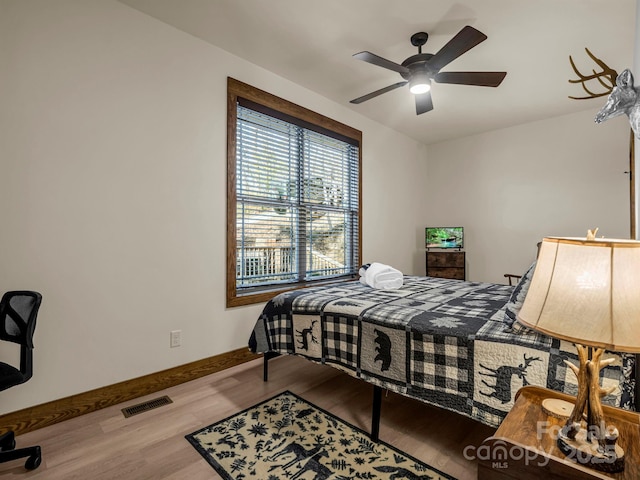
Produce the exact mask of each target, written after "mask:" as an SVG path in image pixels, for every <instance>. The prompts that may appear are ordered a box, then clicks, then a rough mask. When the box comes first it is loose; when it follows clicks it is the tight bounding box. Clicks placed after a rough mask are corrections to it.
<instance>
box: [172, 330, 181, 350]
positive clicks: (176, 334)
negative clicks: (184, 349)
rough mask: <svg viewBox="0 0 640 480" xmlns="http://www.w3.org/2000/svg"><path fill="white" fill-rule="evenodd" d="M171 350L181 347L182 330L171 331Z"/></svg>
mask: <svg viewBox="0 0 640 480" xmlns="http://www.w3.org/2000/svg"><path fill="white" fill-rule="evenodd" d="M170 336H171V348H173V347H179V346H180V344H181V343H182V330H172V331H171V335H170Z"/></svg>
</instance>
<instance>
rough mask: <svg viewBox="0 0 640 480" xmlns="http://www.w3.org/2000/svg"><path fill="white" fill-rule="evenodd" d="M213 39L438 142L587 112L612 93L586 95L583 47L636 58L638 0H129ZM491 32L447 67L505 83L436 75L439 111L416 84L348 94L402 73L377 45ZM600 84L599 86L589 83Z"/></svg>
mask: <svg viewBox="0 0 640 480" xmlns="http://www.w3.org/2000/svg"><path fill="white" fill-rule="evenodd" d="M120 1H121V2H122V3H124V4H127V5H129V6H131V7H133V8H135V9H137V10H140V11H142V12H144V13H147V14H148V15H151V16H153V17H155V18H157V19H159V20H161V21H163V22H165V23H167V24H170V25H172V26H174V27H176V28H178V29H180V30H183V31H185V32H187V33H190V34H192V35H194V36H196V37H198V38H200V39H202V40H204V41H206V42H209V43H211V44H213V45H216V46H218V47H220V48H222V49H224V50H226V51H228V52H230V53H232V54H234V55H236V56H238V57H241V58H243V59H245V60H247V61H249V62H251V63H253V64H256V65H259V66H261V67H263V68H265V69H267V70H269V71H271V72H273V73H275V74H277V75H279V76H281V77H284V78H286V79H288V80H290V81H292V82H295V83H296V84H298V85H301V86H303V87H305V88H307V89H309V90H312V91H314V92H317V93H319V94H320V95H322V96H324V97H326V98H328V99H330V100H333V101H335V102H337V103H339V104H341V105H344V106H345V107H347V108H350V109H352V110H353V111H355V112H358V113H361V114H362V115H364V116H366V117H368V118H370V119H372V120H375V121H377V122H379V123H381V124H384V125H387V126H389V127H390V128H392V129H394V130H397V131H399V132H402V133H404V134H406V135H408V136H410V137H412V138H414V139H416V140H418V141H420V142H422V143H425V144H430V143H435V142H439V141H444V140H449V139H452V138H457V137H463V136H467V135H473V134H477V133H482V132H486V131H490V130H494V129H499V128H504V127H507V126H512V125H518V124H523V123H528V122H532V121H536V120H542V119H546V118H549V117H552V116H558V115H564V114H568V113H572V112H577V111H580V110H593V113H594V116H595V113H596V112H597V111H598V110H599V109H600V107H601V106H602V105H604V103H605V101H606V98H595V99H589V100H572V99H569V98H568V96H569V95H572V96H581V95H583V93H584V92H583V91H582V89H581V87H580V86H579V85H574V84H570V83H569V82H568V80H569V79H570V78H575V77H576V75H575V73H574V72H573V70H572V69H571V66H570V64H569V55H571V56H572V57H573V59H574V61H575V63H576V65H577V67H578V68H579V70H580V71H581V72H583V73H590V72H591V70H593V69H594V68H597V67H596V65H595V64H594V62H593V61H592V60H591V59H590V58H589V57H588V56H587V54H586V52H585V50H584V49H585V47H586V48H589V50H591V52H592V53H593V54H594V55H595V56H596V57H598V58H600V59H602V60H603V61H604V62H605V63H607V64H608V65H609V66H610V67H612V68H614V69H616V70H617V71H618V73H620V72H621V71H622V70H623V69H625V68H632V67H633V59H634V38H635V37H634V36H635V22H636V20H635V17H636V0H616V1H615V2H613V1H611V0H463V1H461V2H452V1H450V0H398V1H396V2H391V1H389V0H322V1H311V0H120ZM465 25H471V26H473V27H474V28H476V29H478V30H480V31H481V32H483V33H484V34H486V35H487V37H488V39H487V40H485V41H484V42H483V43H481V44H479V45H478V46H476V47H475V48H473V49H471V50H470V51H468V52H467V53H465V54H464V55H462V56H461V57H459V58H457V59H456V60H454V61H453V62H451V63H450V64H449V65H447V66H445V67H444V68H443V69H442V71H443V72H444V71H465V70H471V71H476V70H479V71H506V72H507V76H506V78H505V80H504V81H503V82H502V84H501V85H500V86H499V87H497V88H489V87H472V86H465V85H445V84H434V85H433V88H432V98H433V104H434V110H433V111H431V112H428V113H425V114H422V115H419V116H417V115H416V113H415V105H414V100H413V95H412V94H411V93H410V92H409V90H408V87H403V88H399V89H397V90H394V91H392V92H389V93H385V94H384V95H381V96H379V97H376V98H374V99H372V100H369V101H367V102H364V103H362V104H360V105H353V104H350V103H349V100H351V99H353V98H356V97H359V96H362V95H364V94H367V93H369V92H372V91H374V90H377V89H379V88H383V87H386V86H388V85H391V84H393V83H396V82H398V81H401V80H402V78H401V77H400V74H398V73H395V72H393V71H390V70H386V69H383V68H380V67H377V66H375V65H371V64H369V63H365V62H362V61H359V60H356V59H354V58H352V55H353V54H355V53H357V52H360V51H363V50H368V51H370V52H372V53H375V54H377V55H379V56H381V57H384V58H387V59H389V60H392V61H394V62H396V63H401V62H402V61H403V60H404V59H405V58H407V57H409V56H410V55H414V54H415V53H418V52H417V48H416V47H414V46H412V45H411V43H410V41H409V38H410V37H411V35H412V34H414V33H416V32H420V31H424V32H427V33H428V34H429V40H428V42H427V44H426V45H425V46H424V47H423V52H426V53H436V52H437V51H438V50H439V49H440V48H441V47H442V46H443V45H444V44H445V43H446V42H447V41H448V40H449V39H451V38H452V37H453V36H454V35H455V34H456V33H457V32H458V31H459V30H460V29H461V28H462V27H464V26H465ZM591 86H592V88H593V89H594V90H599V89H598V85H596V84H591Z"/></svg>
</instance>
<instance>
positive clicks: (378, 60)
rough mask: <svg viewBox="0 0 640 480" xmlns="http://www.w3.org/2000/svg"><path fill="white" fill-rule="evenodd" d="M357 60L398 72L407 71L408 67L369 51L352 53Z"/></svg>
mask: <svg viewBox="0 0 640 480" xmlns="http://www.w3.org/2000/svg"><path fill="white" fill-rule="evenodd" d="M353 56H354V57H355V58H357V59H358V60H362V61H363V62H367V63H372V64H374V65H377V66H379V67H382V68H386V69H388V70H393V71H394V72H398V73H409V69H408V68H407V67H403V66H402V65H400V64H398V63H395V62H392V61H391V60H387V59H386V58H382V57H379V56H378V55H376V54H374V53H371V52H360V53H356V54H355V55H353Z"/></svg>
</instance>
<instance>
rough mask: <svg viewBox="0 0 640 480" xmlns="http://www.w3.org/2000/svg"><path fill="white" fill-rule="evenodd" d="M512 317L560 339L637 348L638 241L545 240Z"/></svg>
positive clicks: (639, 308)
mask: <svg viewBox="0 0 640 480" xmlns="http://www.w3.org/2000/svg"><path fill="white" fill-rule="evenodd" d="M517 319H518V321H519V322H520V323H522V324H523V325H526V326H528V327H530V328H532V329H534V330H537V331H539V332H541V333H544V334H546V335H549V336H552V337H556V338H560V339H562V340H568V341H570V342H574V343H579V344H581V345H587V346H591V347H599V348H606V349H608V350H613V351H618V352H630V353H635V352H640V242H639V241H634V240H619V239H605V238H601V239H595V240H587V239H582V238H553V237H551V238H545V239H544V240H543V241H542V245H541V246H540V252H539V255H538V260H537V263H536V268H535V271H534V274H533V278H532V279H531V284H530V286H529V290H528V292H527V295H526V297H525V300H524V304H523V305H522V308H521V310H520V312H519V313H518V315H517Z"/></svg>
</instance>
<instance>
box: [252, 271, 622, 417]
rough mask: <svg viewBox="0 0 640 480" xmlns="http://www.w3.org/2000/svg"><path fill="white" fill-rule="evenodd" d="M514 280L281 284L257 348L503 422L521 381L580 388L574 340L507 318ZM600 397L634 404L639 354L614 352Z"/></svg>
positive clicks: (259, 329) (257, 331)
mask: <svg viewBox="0 0 640 480" xmlns="http://www.w3.org/2000/svg"><path fill="white" fill-rule="evenodd" d="M512 288H513V287H510V286H507V285H497V284H490V283H475V282H463V281H459V280H448V279H440V278H432V277H415V276H405V277H404V285H403V286H402V288H400V289H398V290H375V289H372V288H370V287H367V286H364V285H362V284H361V283H359V282H348V283H345V284H340V285H337V286H336V285H333V286H325V287H314V288H306V289H301V290H295V291H291V292H286V293H282V294H280V295H278V296H276V297H274V298H273V299H272V300H271V301H270V302H268V303H267V305H266V306H265V308H264V310H263V312H262V314H261V315H260V318H259V319H258V321H257V323H256V325H255V328H254V330H253V332H252V335H251V338H250V340H249V347H250V348H251V350H252V351H253V352H257V353H264V352H277V353H283V354H295V355H301V356H304V357H306V358H307V359H309V360H312V361H315V362H319V363H323V364H327V365H331V366H334V367H336V368H339V369H341V370H344V371H346V372H347V373H349V374H350V375H353V376H355V377H357V378H361V379H363V380H365V381H367V382H370V383H373V384H376V385H379V386H381V387H383V388H386V389H389V390H392V391H394V392H397V393H400V394H403V395H407V396H409V397H412V398H416V399H419V400H421V401H423V402H426V403H429V404H432V405H435V406H438V407H441V408H445V409H448V410H453V411H455V412H458V413H460V414H463V415H466V416H468V417H471V418H473V419H475V420H478V421H480V422H482V423H485V424H487V425H490V426H494V427H495V426H498V425H499V424H500V422H501V421H502V419H503V418H504V417H505V415H506V414H507V412H508V411H509V410H510V409H511V407H512V406H513V399H514V395H515V393H516V392H517V391H518V389H519V388H520V387H522V386H523V385H540V386H543V387H547V388H551V389H553V390H558V391H562V392H566V393H569V394H573V395H575V393H576V392H577V385H576V379H575V376H574V374H573V372H572V371H571V370H570V369H569V368H568V367H567V366H566V365H565V364H564V360H565V359H568V360H571V361H573V362H574V363H577V354H576V350H575V347H574V346H573V344H571V343H567V342H564V341H560V340H557V339H554V338H550V337H546V336H543V335H540V334H537V333H534V332H532V331H529V332H525V333H518V334H515V333H510V332H509V331H507V330H506V329H505V324H504V323H503V317H504V308H505V304H506V303H507V301H508V300H509V296H510V294H511V291H512ZM609 355H610V356H613V357H615V359H616V361H615V363H614V364H612V365H611V366H609V367H607V368H605V369H603V370H602V379H601V381H602V384H603V386H605V387H606V386H611V385H616V386H618V387H619V388H617V389H616V390H615V391H614V392H613V393H612V394H611V395H608V396H607V397H605V398H604V399H603V402H604V403H608V404H611V405H616V406H621V407H623V408H630V406H631V405H632V403H633V382H632V381H631V376H632V370H633V363H634V356H633V355H627V354H615V353H611V354H609Z"/></svg>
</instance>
